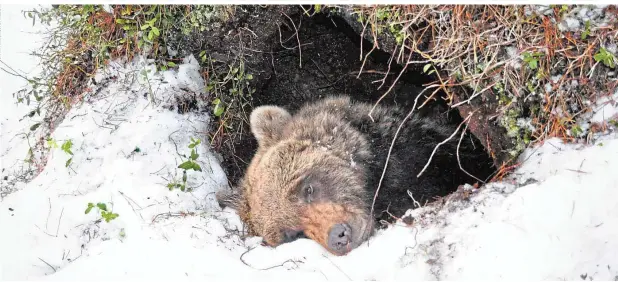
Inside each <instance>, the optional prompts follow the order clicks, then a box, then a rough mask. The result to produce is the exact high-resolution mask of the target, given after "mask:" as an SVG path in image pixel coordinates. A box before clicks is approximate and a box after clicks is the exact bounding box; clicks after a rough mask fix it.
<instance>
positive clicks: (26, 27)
mask: <svg viewBox="0 0 618 282" xmlns="http://www.w3.org/2000/svg"><path fill="white" fill-rule="evenodd" d="M34 7H35V6H26V5H24V6H22V5H2V7H1V9H0V10H1V11H0V13H1V14H2V15H1V16H0V18H1V19H2V22H1V23H0V60H1V61H2V62H4V64H3V63H0V67H1V68H2V69H8V67H7V65H8V66H10V67H11V68H13V69H14V70H15V71H17V73H18V74H20V75H22V76H28V77H31V76H34V75H37V74H38V73H39V72H40V71H39V70H40V67H38V66H37V64H38V60H37V59H36V58H35V57H33V56H30V55H29V53H30V52H31V51H34V50H35V49H36V48H38V46H40V43H41V41H40V38H41V36H40V35H39V34H37V32H41V31H42V30H43V29H42V27H41V26H40V25H35V26H32V20H30V19H24V18H23V16H22V14H21V11H22V10H29V9H31V8H34ZM11 23H16V24H11ZM0 81H1V83H0V85H1V87H0V95H1V96H2V97H5V100H4V101H3V102H2V103H0V113H1V114H0V132H1V136H2V138H1V139H0V158H1V159H2V162H0V170H1V171H2V173H1V175H2V177H4V176H7V175H17V174H19V173H20V172H24V171H25V170H26V169H27V168H25V167H24V166H23V160H24V159H25V158H26V156H27V152H28V148H29V146H28V142H24V141H25V140H26V139H25V136H24V135H21V134H20V133H24V132H25V133H28V131H29V130H28V129H29V128H30V126H32V125H33V124H34V123H35V122H34V121H31V120H29V119H22V118H23V117H24V116H25V115H26V114H27V113H28V112H30V111H31V110H32V108H31V107H28V106H26V105H25V103H24V104H19V105H16V103H15V102H16V100H15V99H14V98H13V96H12V94H13V93H15V92H16V91H18V90H20V89H22V88H23V87H25V86H26V85H27V82H26V81H25V80H24V79H21V78H17V77H16V76H13V75H11V74H8V73H6V72H4V71H2V70H0ZM37 122H38V121H37ZM30 140H31V142H33V141H32V140H34V138H30ZM6 182H8V181H6V180H4V179H2V180H0V183H2V185H0V196H3V194H4V193H5V192H7V191H5V190H8V188H7V186H6V184H5V183H6ZM23 184H24V183H18V184H17V185H16V186H18V187H21V186H23ZM0 198H1V197H0Z"/></svg>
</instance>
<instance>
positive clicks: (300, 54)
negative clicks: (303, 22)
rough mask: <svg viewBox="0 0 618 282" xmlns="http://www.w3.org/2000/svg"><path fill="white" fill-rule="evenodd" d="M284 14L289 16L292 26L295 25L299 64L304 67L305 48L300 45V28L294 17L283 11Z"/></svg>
mask: <svg viewBox="0 0 618 282" xmlns="http://www.w3.org/2000/svg"><path fill="white" fill-rule="evenodd" d="M283 15H284V16H285V17H286V18H288V19H289V20H290V22H292V26H294V29H295V30H296V41H297V42H298V64H299V66H300V67H301V68H302V67H303V50H302V48H301V47H300V38H299V37H298V28H296V24H295V23H294V21H293V20H292V18H290V17H289V16H288V15H286V14H285V13H283ZM298 26H299V27H300V23H299V24H298Z"/></svg>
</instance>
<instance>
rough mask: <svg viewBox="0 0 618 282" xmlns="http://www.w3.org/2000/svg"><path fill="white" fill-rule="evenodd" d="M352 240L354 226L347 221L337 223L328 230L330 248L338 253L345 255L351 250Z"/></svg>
mask: <svg viewBox="0 0 618 282" xmlns="http://www.w3.org/2000/svg"><path fill="white" fill-rule="evenodd" d="M351 240H352V228H350V226H349V225H348V224H346V223H337V224H335V225H333V226H332V227H331V228H330V231H329V232H328V248H329V249H330V250H331V251H332V252H334V253H336V254H338V255H344V254H346V253H347V252H349V251H350V250H351V249H350V243H351Z"/></svg>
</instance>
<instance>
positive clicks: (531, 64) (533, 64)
mask: <svg viewBox="0 0 618 282" xmlns="http://www.w3.org/2000/svg"><path fill="white" fill-rule="evenodd" d="M538 65H539V64H538V61H537V60H530V61H529V62H528V66H529V67H530V68H531V69H533V70H534V69H536V68H537V67H538Z"/></svg>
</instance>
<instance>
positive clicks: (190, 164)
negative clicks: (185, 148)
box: [178, 160, 193, 170]
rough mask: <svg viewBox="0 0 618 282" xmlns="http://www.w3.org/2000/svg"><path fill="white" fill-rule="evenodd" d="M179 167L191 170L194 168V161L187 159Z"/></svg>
mask: <svg viewBox="0 0 618 282" xmlns="http://www.w3.org/2000/svg"><path fill="white" fill-rule="evenodd" d="M178 168H181V169H184V170H189V169H191V168H193V162H192V161H190V160H189V161H186V162H184V163H181V164H180V165H179V166H178Z"/></svg>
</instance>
